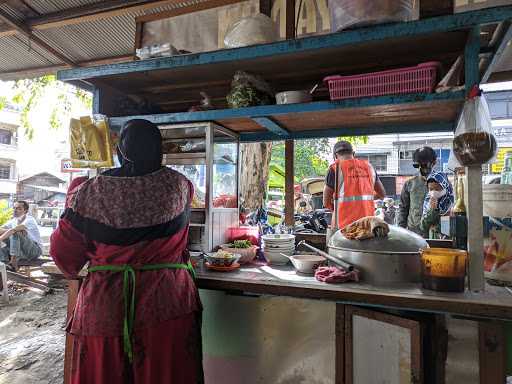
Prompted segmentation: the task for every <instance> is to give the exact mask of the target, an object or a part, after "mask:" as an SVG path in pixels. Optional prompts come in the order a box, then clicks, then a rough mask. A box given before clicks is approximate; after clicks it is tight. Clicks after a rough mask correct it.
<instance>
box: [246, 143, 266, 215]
mask: <svg viewBox="0 0 512 384" xmlns="http://www.w3.org/2000/svg"><path fill="white" fill-rule="evenodd" d="M240 148H241V151H240V152H241V153H240V155H241V161H240V163H241V168H240V169H241V172H240V195H241V198H242V201H241V203H242V205H243V206H244V208H246V209H248V210H250V211H251V210H255V209H258V208H260V207H262V206H264V203H265V197H266V192H267V183H268V171H269V164H270V155H271V151H272V143H247V144H242V145H241V146H240Z"/></svg>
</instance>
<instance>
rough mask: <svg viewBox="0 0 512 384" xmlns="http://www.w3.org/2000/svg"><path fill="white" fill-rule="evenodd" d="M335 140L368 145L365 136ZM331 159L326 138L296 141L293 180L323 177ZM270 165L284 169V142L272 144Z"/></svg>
mask: <svg viewBox="0 0 512 384" xmlns="http://www.w3.org/2000/svg"><path fill="white" fill-rule="evenodd" d="M337 140H346V141H349V142H350V143H352V144H354V145H357V144H366V143H368V137H367V136H348V137H339V138H338V139H337ZM331 159H332V146H331V144H330V143H329V139H328V138H320V139H307V140H296V141H295V158H294V162H295V164H294V165H295V169H294V171H295V179H296V180H304V179H307V178H310V177H323V176H325V175H326V174H327V169H328V168H329V162H330V161H331ZM270 165H271V166H272V165H274V166H277V167H280V168H282V169H284V168H285V164H284V142H276V143H273V145H272V157H271V160H270Z"/></svg>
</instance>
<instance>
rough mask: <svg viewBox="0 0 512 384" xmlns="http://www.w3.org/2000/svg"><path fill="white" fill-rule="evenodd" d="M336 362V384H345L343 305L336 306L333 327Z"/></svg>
mask: <svg viewBox="0 0 512 384" xmlns="http://www.w3.org/2000/svg"><path fill="white" fill-rule="evenodd" d="M335 327H336V328H335V334H336V336H335V344H336V355H335V356H336V362H335V364H334V367H335V370H336V371H335V373H334V375H335V379H334V382H335V383H336V384H344V383H345V305H343V304H336V325H335Z"/></svg>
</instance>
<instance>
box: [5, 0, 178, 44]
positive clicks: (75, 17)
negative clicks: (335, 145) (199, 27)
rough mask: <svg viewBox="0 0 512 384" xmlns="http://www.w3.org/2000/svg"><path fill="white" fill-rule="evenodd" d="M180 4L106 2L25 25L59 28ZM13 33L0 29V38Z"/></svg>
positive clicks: (130, 0) (126, 0)
mask: <svg viewBox="0 0 512 384" xmlns="http://www.w3.org/2000/svg"><path fill="white" fill-rule="evenodd" d="M1 1H2V0H0V4H1ZM181 2H183V0H107V1H102V2H99V3H95V4H89V5H84V6H80V7H75V8H70V9H64V10H62V11H57V12H53V13H48V14H45V15H42V16H40V17H34V18H28V19H27V20H26V24H27V26H28V27H29V28H31V29H33V30H44V29H49V28H59V27H64V26H66V25H73V24H79V23H84V22H88V21H95V20H101V19H105V18H109V17H114V16H120V15H124V14H127V13H129V12H137V11H138V12H140V11H146V10H149V9H154V8H157V7H162V6H167V5H172V4H178V3H181ZM14 33H16V30H15V29H14V28H9V27H7V28H5V27H4V28H1V27H0V37H1V36H8V35H13V34H14Z"/></svg>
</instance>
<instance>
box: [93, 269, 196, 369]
mask: <svg viewBox="0 0 512 384" xmlns="http://www.w3.org/2000/svg"><path fill="white" fill-rule="evenodd" d="M161 269H186V270H188V271H189V273H190V275H191V276H192V278H194V279H195V277H196V273H195V271H194V268H193V267H192V263H191V262H190V260H189V262H188V263H187V264H183V263H161V264H146V265H143V266H141V267H136V268H134V267H132V266H131V265H128V264H120V265H115V264H113V265H96V266H93V267H89V268H88V271H89V272H98V271H109V272H122V273H123V301H124V321H123V346H124V352H125V353H126V355H127V356H128V360H129V361H130V363H132V362H133V348H132V340H131V339H132V333H133V326H134V323H135V285H136V280H135V271H156V270H161ZM130 282H131V285H132V289H131V295H130ZM128 298H129V299H128Z"/></svg>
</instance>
